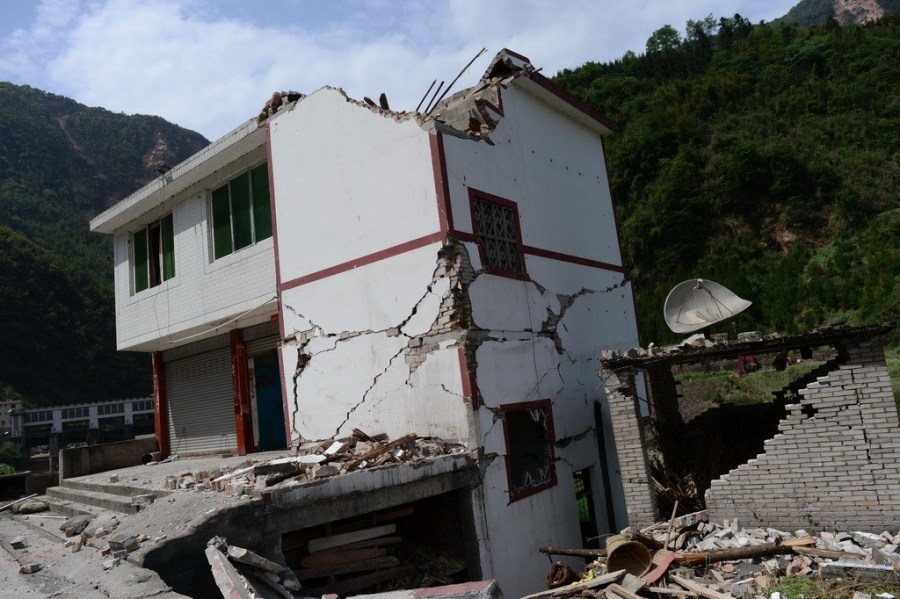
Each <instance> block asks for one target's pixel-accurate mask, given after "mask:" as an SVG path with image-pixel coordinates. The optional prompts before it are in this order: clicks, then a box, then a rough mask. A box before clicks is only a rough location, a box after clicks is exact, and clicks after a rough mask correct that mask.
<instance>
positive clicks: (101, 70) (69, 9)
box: [0, 0, 798, 139]
mask: <svg viewBox="0 0 900 599" xmlns="http://www.w3.org/2000/svg"><path fill="white" fill-rule="evenodd" d="M797 1H798V0H756V1H753V0H605V1H602V2H601V1H598V0H544V1H539V0H492V1H490V2H487V1H484V0H481V1H479V0H456V1H438V0H428V1H426V0H421V1H411V0H355V1H350V0H345V1H342V0H331V1H327V0H322V1H319V0H263V1H261V2H256V1H253V2H251V1H249V0H244V1H238V0H0V81H11V82H13V83H16V84H23V85H24V84H27V85H31V86H32V87H36V88H39V89H42V90H45V91H48V92H51V93H55V94H60V95H63V96H67V97H70V98H74V99H75V100H78V101H79V102H82V103H84V104H87V105H89V106H102V107H104V108H107V109H109V110H112V111H114V112H124V113H127V114H154V115H159V116H161V117H163V118H165V119H167V120H169V121H172V122H174V123H177V124H179V125H181V126H183V127H187V128H189V129H193V130H195V131H199V132H200V133H202V134H203V135H205V136H206V137H208V138H210V139H215V138H217V137H219V136H221V135H223V134H224V133H226V132H227V131H229V130H230V129H232V128H234V127H235V126H237V125H239V124H240V123H242V122H243V121H245V120H247V119H248V118H251V117H253V116H255V115H256V113H257V112H258V111H259V109H260V108H261V107H262V105H263V104H264V102H265V101H266V99H267V98H269V97H270V96H271V95H272V92H274V91H280V90H297V91H300V92H303V93H310V92H312V91H315V90H316V89H318V88H320V87H322V86H323V85H333V86H336V87H341V88H343V89H344V90H345V91H347V93H348V94H349V95H351V96H353V97H355V98H362V96H370V97H373V98H376V97H377V96H378V94H379V93H381V92H386V93H387V96H388V99H389V100H390V103H391V107H392V108H395V109H408V110H411V109H413V108H415V106H416V104H417V103H418V102H419V99H420V98H421V97H422V95H423V94H424V93H425V90H426V89H427V88H428V86H429V85H430V84H431V81H432V80H434V79H437V80H438V81H440V80H447V81H448V82H449V81H450V80H451V79H452V78H453V77H454V76H455V75H456V74H457V72H458V71H459V69H461V68H462V67H463V65H465V64H466V63H467V62H468V61H469V60H470V59H471V58H472V57H473V56H474V55H475V54H476V53H477V52H478V50H480V49H481V48H482V47H485V48H487V52H486V53H485V54H484V55H483V56H482V57H481V58H480V59H479V60H478V61H477V62H476V63H475V64H474V65H473V66H472V67H471V68H470V69H469V70H468V71H467V73H466V74H465V75H464V76H463V78H462V79H460V81H459V83H457V85H456V87H455V88H454V89H455V90H458V89H460V88H462V87H464V86H466V85H471V84H472V83H474V82H475V81H476V80H477V79H478V77H479V76H480V75H481V73H482V72H483V70H484V69H485V67H486V66H487V63H488V62H489V60H490V58H491V57H492V56H493V55H494V54H495V53H496V52H498V51H499V50H501V49H502V48H504V47H507V48H510V49H512V50H515V51H517V52H519V53H521V54H525V55H526V56H528V57H529V58H530V59H531V60H532V62H533V63H534V64H535V65H536V66H539V67H542V68H543V72H544V73H545V74H547V75H551V76H552V75H553V74H555V73H556V72H558V71H559V70H560V69H563V68H567V67H577V66H578V65H580V64H583V63H585V62H587V61H598V62H602V61H607V60H612V59H615V58H618V57H620V56H622V54H623V53H624V52H626V51H627V50H634V51H636V52H640V51H642V50H643V48H644V43H645V42H646V40H647V38H648V37H649V36H650V34H651V33H652V32H653V31H655V30H656V29H658V28H659V27H661V26H662V25H665V24H671V25H673V26H674V27H675V28H676V29H678V30H680V31H683V30H684V24H685V22H686V21H687V20H688V19H701V18H703V17H705V16H706V15H709V14H712V15H713V16H715V17H717V18H718V17H720V16H731V15H733V14H735V13H740V14H741V15H743V16H744V17H746V18H748V19H750V20H751V21H753V22H758V21H760V20H767V21H769V20H772V19H774V18H777V17H779V16H781V15H783V14H785V13H786V12H787V11H788V10H789V9H790V8H791V6H793V5H794V4H795V3H796V2H797Z"/></svg>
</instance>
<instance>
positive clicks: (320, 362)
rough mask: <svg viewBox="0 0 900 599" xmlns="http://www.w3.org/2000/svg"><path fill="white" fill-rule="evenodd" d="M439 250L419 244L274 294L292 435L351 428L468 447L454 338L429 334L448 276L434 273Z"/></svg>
mask: <svg viewBox="0 0 900 599" xmlns="http://www.w3.org/2000/svg"><path fill="white" fill-rule="evenodd" d="M441 251H442V246H441V245H440V244H433V245H429V246H426V247H424V248H421V249H418V250H413V251H410V252H406V253H404V254H400V255H398V256H395V257H393V258H389V259H387V260H384V261H381V262H379V263H377V264H373V265H369V266H363V267H359V268H357V269H354V270H352V271H347V272H345V273H341V274H338V275H335V276H332V277H328V278H326V279H321V280H319V281H315V282H313V283H310V284H308V285H303V286H301V287H297V288H294V289H290V290H286V291H285V292H284V293H283V294H282V301H283V304H284V314H285V327H286V331H287V332H288V333H290V334H291V335H292V336H293V338H292V339H290V340H289V341H287V342H286V343H285V344H284V346H283V347H282V350H281V351H282V355H283V359H284V369H285V373H286V378H288V377H287V375H289V374H290V373H294V376H293V380H286V381H285V383H286V386H287V394H288V403H289V408H290V410H291V415H292V420H293V422H292V423H291V424H292V431H293V433H292V437H295V438H296V437H300V438H303V439H305V440H310V439H328V438H331V437H340V436H346V435H349V434H350V433H351V432H352V430H353V428H360V429H362V430H365V431H367V432H369V433H371V434H375V433H381V432H386V433H388V434H389V435H390V436H391V437H398V436H401V435H403V434H406V433H408V432H416V433H418V434H419V435H422V436H435V437H441V438H444V439H455V440H461V441H464V442H467V441H468V435H469V425H468V422H469V418H470V416H469V411H470V408H469V407H468V406H467V405H466V402H465V401H464V397H463V388H462V379H461V376H460V366H459V352H458V350H457V346H458V344H459V342H460V338H461V337H462V333H455V334H452V333H451V334H447V333H443V332H440V333H439V334H438V335H429V332H430V331H431V329H432V327H433V326H435V325H436V324H437V323H438V321H439V319H440V315H441V312H442V306H443V304H444V303H445V302H444V300H445V298H447V297H450V296H451V292H450V280H449V277H446V276H441V275H435V274H434V273H435V272H436V270H437V268H436V266H435V263H436V262H438V261H439V258H438V255H439V254H440V253H441ZM433 277H437V278H436V280H433ZM301 307H302V308H301ZM426 344H427V345H428V351H427V352H426V353H425V354H424V355H423V354H422V351H421V348H422V347H423V345H426Z"/></svg>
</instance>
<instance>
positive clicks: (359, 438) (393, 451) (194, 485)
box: [165, 429, 466, 497]
mask: <svg viewBox="0 0 900 599" xmlns="http://www.w3.org/2000/svg"><path fill="white" fill-rule="evenodd" d="M465 451H466V449H465V446H463V445H462V444H459V443H453V442H448V441H442V440H440V439H434V438H426V437H419V436H418V435H417V434H415V433H409V434H407V435H404V436H402V437H399V438H397V439H395V440H393V441H389V440H388V436H387V435H386V434H380V435H375V436H370V435H367V434H366V433H364V432H362V431H360V430H359V429H354V430H353V435H352V436H350V437H347V438H343V439H337V440H329V441H322V442H316V443H308V444H305V445H302V446H300V447H299V448H298V451H297V455H293V456H288V457H284V458H278V459H274V460H268V461H255V460H247V461H246V462H244V463H243V464H240V465H238V466H237V467H235V468H233V469H231V470H228V469H223V468H211V469H208V470H200V471H197V472H185V473H183V474H181V475H180V476H168V477H166V481H165V487H166V489H168V490H173V491H174V490H194V491H210V490H213V491H218V492H224V493H226V494H228V495H231V496H236V497H237V496H241V495H245V494H259V493H260V492H262V491H264V490H267V489H269V488H273V487H275V486H276V485H279V484H283V483H284V484H290V483H289V481H298V482H303V481H308V480H317V479H322V478H327V477H330V476H335V475H338V474H346V473H348V472H351V471H354V470H360V469H365V468H374V467H378V466H387V465H392V464H401V463H406V464H416V463H420V462H423V461H426V460H430V459H433V458H435V457H438V456H442V455H447V454H459V453H464V452H465ZM294 484H295V483H294Z"/></svg>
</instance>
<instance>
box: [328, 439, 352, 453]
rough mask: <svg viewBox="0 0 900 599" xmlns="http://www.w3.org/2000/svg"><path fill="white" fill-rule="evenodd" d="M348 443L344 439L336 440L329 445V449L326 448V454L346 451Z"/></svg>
mask: <svg viewBox="0 0 900 599" xmlns="http://www.w3.org/2000/svg"><path fill="white" fill-rule="evenodd" d="M347 448H348V445H347V443H345V442H343V441H335V442H334V443H332V444H331V445H329V446H328V449H326V450H325V455H330V456H333V455H337V454H339V453H344V452H346V451H347Z"/></svg>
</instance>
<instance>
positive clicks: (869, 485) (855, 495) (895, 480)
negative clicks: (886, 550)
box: [706, 340, 900, 532]
mask: <svg viewBox="0 0 900 599" xmlns="http://www.w3.org/2000/svg"><path fill="white" fill-rule="evenodd" d="M842 349H843V350H844V351H843V352H842V354H843V356H844V357H845V358H846V360H847V363H846V364H844V365H841V366H840V367H839V368H838V369H836V370H834V371H832V372H830V373H829V374H828V375H827V376H824V377H820V378H818V379H817V382H815V383H812V384H810V385H808V386H807V387H806V388H805V389H802V390H801V391H800V393H801V396H802V399H801V400H800V402H799V403H796V404H790V405H788V406H787V409H788V415H787V417H786V418H785V419H784V420H782V421H781V422H780V423H779V427H778V428H779V433H778V434H777V435H775V437H774V438H772V439H769V440H767V441H766V442H765V450H764V452H763V453H761V454H760V455H758V456H757V457H756V458H755V459H752V460H750V461H749V462H747V463H746V464H743V465H741V466H739V467H738V468H736V469H734V470H732V471H731V472H729V473H728V474H726V475H724V476H722V477H721V478H719V479H718V480H714V481H713V482H712V485H711V488H710V489H709V491H707V493H706V505H707V509H708V510H709V515H710V518H712V519H713V520H715V521H721V520H723V519H724V518H734V517H737V518H739V519H740V521H741V522H742V524H745V525H748V526H760V525H762V526H772V527H775V528H780V529H787V530H793V529H797V528H805V529H807V530H810V531H813V530H868V531H872V532H881V531H883V530H885V529H887V530H897V529H898V528H900V424H898V416H897V408H896V405H895V403H894V395H893V392H892V389H891V382H890V377H889V376H888V372H887V367H886V365H885V361H884V353H883V351H882V348H881V344H880V342H879V341H877V340H874V341H873V340H870V341H867V342H864V343H860V344H856V345H853V346H849V347H845V348H842Z"/></svg>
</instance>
